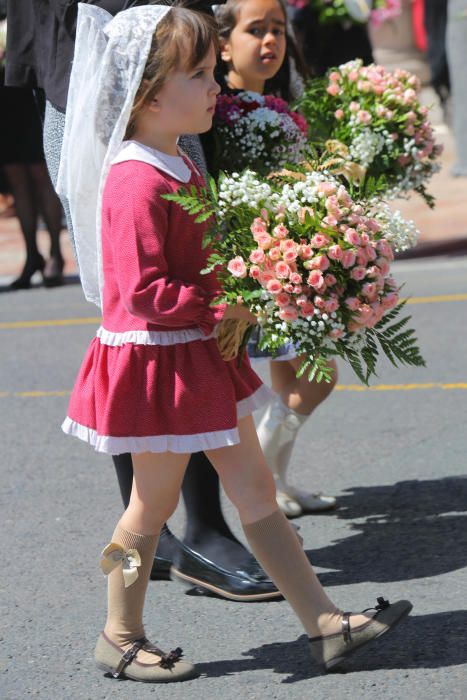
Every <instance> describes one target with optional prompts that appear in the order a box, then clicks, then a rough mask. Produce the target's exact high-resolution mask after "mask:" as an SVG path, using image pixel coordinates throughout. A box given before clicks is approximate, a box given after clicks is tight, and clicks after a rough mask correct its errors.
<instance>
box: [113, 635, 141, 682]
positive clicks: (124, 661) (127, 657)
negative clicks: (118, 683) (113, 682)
mask: <svg viewBox="0 0 467 700" xmlns="http://www.w3.org/2000/svg"><path fill="white" fill-rule="evenodd" d="M146 642H147V639H145V638H143V639H137V640H136V641H135V643H134V644H132V646H131V647H130V648H129V649H127V650H126V652H125V653H124V654H123V655H122V658H121V659H120V661H119V663H118V666H117V668H116V669H115V671H114V672H113V673H112V676H113V678H119V677H120V674H121V673H122V671H124V670H125V668H126V667H127V666H128V664H131V662H132V661H133V659H134V658H135V656H136V654H137V653H138V652H139V651H140V649H142V648H143V646H144V645H145V644H146Z"/></svg>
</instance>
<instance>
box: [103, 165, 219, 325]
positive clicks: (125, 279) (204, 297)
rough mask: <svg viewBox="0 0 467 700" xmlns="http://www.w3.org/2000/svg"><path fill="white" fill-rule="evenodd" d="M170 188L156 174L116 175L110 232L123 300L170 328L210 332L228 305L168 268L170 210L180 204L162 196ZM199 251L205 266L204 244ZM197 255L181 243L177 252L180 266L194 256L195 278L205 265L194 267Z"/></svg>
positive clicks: (139, 314) (139, 313) (131, 310)
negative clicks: (213, 303)
mask: <svg viewBox="0 0 467 700" xmlns="http://www.w3.org/2000/svg"><path fill="white" fill-rule="evenodd" d="M145 167H146V171H145V172H146V173H147V166H143V168H145ZM167 192H169V189H168V188H167V185H166V184H165V183H164V181H161V180H160V179H158V178H157V176H152V177H142V176H141V177H140V176H137V177H136V178H135V177H133V178H129V177H123V178H116V179H115V180H114V181H113V183H112V187H111V192H110V193H109V196H111V197H112V207H111V209H110V213H109V216H110V221H109V224H110V225H109V234H108V235H110V237H111V241H110V245H111V249H112V256H113V267H114V274H115V275H116V279H117V284H118V288H119V290H120V296H121V300H122V303H123V304H124V306H125V308H126V310H127V311H128V312H129V313H130V314H132V315H133V316H137V317H138V318H142V319H144V320H145V321H147V322H149V323H154V324H158V325H163V326H167V327H170V328H186V327H190V326H198V327H199V328H201V330H202V331H203V333H204V334H205V335H209V334H210V333H211V332H212V330H213V328H214V326H215V325H216V324H217V323H218V322H219V321H220V320H221V319H222V316H223V314H224V311H225V306H224V305H219V306H216V307H211V306H210V303H211V301H212V300H213V294H212V293H210V292H209V291H207V290H206V289H204V288H203V287H202V286H200V285H198V284H190V283H189V282H185V281H182V280H181V279H176V277H175V276H174V273H173V269H170V268H169V263H168V261H167V258H166V247H167V237H168V235H169V225H170V216H169V210H170V207H171V206H172V207H173V206H176V205H172V204H171V203H169V202H168V201H167V200H164V199H162V198H161V195H162V194H165V193H167ZM173 218H174V217H172V219H173ZM170 236H177V231H176V230H175V231H174V230H171V231H170ZM199 249H200V251H199V254H198V258H199V262H200V267H201V266H202V253H201V243H200V244H199ZM196 253H197V251H196V252H193V251H192V253H191V255H190V251H189V250H186V248H185V247H184V245H183V243H182V244H181V245H180V248H179V249H177V256H178V255H180V256H185V258H184V259H181V260H180V263H181V265H178V264H176V265H175V267H177V268H178V269H180V267H184V268H185V269H187V268H188V267H189V266H190V264H191V261H190V260H187V256H190V257H192V258H194V260H193V264H191V268H190V269H191V271H192V275H191V276H197V274H198V273H199V269H200V268H198V269H196V268H195V266H196ZM171 255H172V256H173V250H172V248H171ZM178 262H179V261H177V260H176V263H178ZM171 267H172V268H173V267H174V265H173V264H172V266H171ZM188 279H190V278H189V277H188Z"/></svg>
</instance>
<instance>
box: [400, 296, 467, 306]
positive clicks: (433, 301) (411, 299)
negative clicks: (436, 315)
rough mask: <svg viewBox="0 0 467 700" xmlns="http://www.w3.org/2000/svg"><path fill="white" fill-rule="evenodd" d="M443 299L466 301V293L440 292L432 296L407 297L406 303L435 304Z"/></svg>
mask: <svg viewBox="0 0 467 700" xmlns="http://www.w3.org/2000/svg"><path fill="white" fill-rule="evenodd" d="M444 301H467V294H441V295H439V296H432V297H409V299H408V300H407V304H437V303H439V302H444Z"/></svg>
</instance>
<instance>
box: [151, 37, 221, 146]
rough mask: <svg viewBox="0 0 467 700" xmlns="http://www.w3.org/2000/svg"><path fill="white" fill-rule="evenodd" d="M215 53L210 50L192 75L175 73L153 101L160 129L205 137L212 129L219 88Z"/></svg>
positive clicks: (180, 71) (152, 110)
mask: <svg viewBox="0 0 467 700" xmlns="http://www.w3.org/2000/svg"><path fill="white" fill-rule="evenodd" d="M215 67H216V52H215V49H214V46H211V48H210V49H209V51H208V53H207V54H206V56H205V57H204V58H203V59H202V60H201V62H200V63H199V64H198V65H197V66H195V68H193V69H192V70H190V71H188V72H187V71H185V70H177V71H175V72H174V73H173V74H172V75H171V76H170V77H169V79H168V80H167V82H166V83H165V84H164V86H163V87H162V89H161V90H160V92H159V93H158V94H157V95H156V96H155V98H154V99H153V101H152V103H151V105H150V107H149V109H150V111H151V112H152V113H153V114H154V116H155V117H156V118H157V129H158V130H160V131H161V132H167V133H170V134H176V135H177V136H178V135H180V134H202V133H203V132H205V131H208V130H209V129H210V128H211V124H212V118H213V116H214V110H215V106H216V97H217V95H218V94H219V92H220V87H219V85H218V84H217V83H216V81H215V79H214V69H215Z"/></svg>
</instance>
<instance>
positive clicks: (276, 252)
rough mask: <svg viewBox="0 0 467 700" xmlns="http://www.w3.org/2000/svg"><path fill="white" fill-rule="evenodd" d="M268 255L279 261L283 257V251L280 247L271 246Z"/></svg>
mask: <svg viewBox="0 0 467 700" xmlns="http://www.w3.org/2000/svg"><path fill="white" fill-rule="evenodd" d="M268 255H269V257H270V259H271V260H274V261H275V262H277V261H278V260H280V259H281V258H282V253H281V250H280V248H271V250H270V251H269V253H268Z"/></svg>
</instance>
